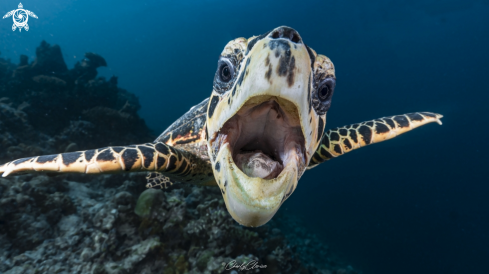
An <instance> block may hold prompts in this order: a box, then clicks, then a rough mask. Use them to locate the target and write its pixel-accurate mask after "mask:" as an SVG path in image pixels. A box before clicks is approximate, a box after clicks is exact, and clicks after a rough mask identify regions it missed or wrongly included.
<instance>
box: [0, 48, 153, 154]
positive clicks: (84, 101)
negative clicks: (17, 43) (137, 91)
mask: <svg viewBox="0 0 489 274" xmlns="http://www.w3.org/2000/svg"><path fill="white" fill-rule="evenodd" d="M101 66H107V62H106V61H105V59H104V58H103V57H102V56H100V55H98V54H95V53H91V52H88V53H86V54H85V58H84V59H83V60H82V61H81V62H78V63H76V64H75V67H74V68H72V69H68V68H67V66H66V64H65V62H64V60H63V55H62V53H61V48H60V47H59V46H58V45H49V44H48V43H46V42H45V41H43V42H42V43H41V45H40V46H39V47H38V48H37V50H36V59H35V60H34V61H33V62H31V63H29V60H28V58H27V56H25V55H21V57H20V61H19V64H18V65H15V64H12V63H11V62H10V61H8V60H5V59H3V58H1V56H0V160H1V161H6V160H9V159H12V158H18V157H26V156H33V155H37V154H39V153H41V154H50V153H58V152H65V151H73V150H77V149H88V148H97V147H103V146H107V145H124V144H132V143H137V142H148V141H151V140H152V139H153V138H154V136H153V134H152V133H151V131H150V129H149V128H148V127H147V126H146V124H145V122H144V120H143V119H141V118H140V117H139V115H138V113H137V111H138V110H139V109H140V108H141V106H140V104H139V100H138V98H137V97H136V96H135V95H134V94H133V93H130V92H128V91H127V90H124V89H122V88H119V87H118V86H117V77H115V76H112V77H111V78H110V79H109V80H106V79H105V78H104V77H97V68H99V67H101Z"/></svg>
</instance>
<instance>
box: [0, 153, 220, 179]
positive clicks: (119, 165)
mask: <svg viewBox="0 0 489 274" xmlns="http://www.w3.org/2000/svg"><path fill="white" fill-rule="evenodd" d="M141 171H151V172H158V173H161V174H163V175H165V176H167V177H169V178H171V179H172V180H175V181H180V182H192V183H195V184H197V185H207V184H211V183H213V182H214V177H213V174H212V168H211V166H210V165H209V164H208V163H207V162H206V161H205V160H202V159H201V158H200V157H198V156H196V155H194V154H193V153H191V152H189V151H185V150H182V149H178V148H174V147H171V146H169V145H166V144H163V143H146V144H140V145H130V146H116V147H115V146H114V147H105V148H99V149H93V150H86V151H76V152H68V153H61V154H54V155H44V156H35V157H29V158H23V159H18V160H15V161H12V162H9V163H6V164H5V165H2V166H0V174H2V173H3V177H5V176H7V175H9V174H15V173H17V174H21V173H29V172H61V173H87V174H90V173H92V174H93V173H118V172H141Z"/></svg>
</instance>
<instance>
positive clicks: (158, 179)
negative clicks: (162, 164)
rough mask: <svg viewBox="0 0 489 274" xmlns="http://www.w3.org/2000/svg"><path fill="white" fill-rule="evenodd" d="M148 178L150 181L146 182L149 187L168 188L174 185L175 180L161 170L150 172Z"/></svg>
mask: <svg viewBox="0 0 489 274" xmlns="http://www.w3.org/2000/svg"><path fill="white" fill-rule="evenodd" d="M146 180H147V181H148V183H147V184H146V187H147V188H160V189H163V188H165V189H167V188H169V187H170V186H171V185H173V182H172V181H171V179H170V178H169V177H166V176H165V175H163V174H162V173H159V172H148V175H146Z"/></svg>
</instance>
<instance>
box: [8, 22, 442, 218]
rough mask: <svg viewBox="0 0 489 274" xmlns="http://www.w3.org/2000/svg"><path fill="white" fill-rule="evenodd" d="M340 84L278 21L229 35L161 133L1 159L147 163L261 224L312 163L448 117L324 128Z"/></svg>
mask: <svg viewBox="0 0 489 274" xmlns="http://www.w3.org/2000/svg"><path fill="white" fill-rule="evenodd" d="M335 86H336V76H335V68H334V65H333V63H332V62H331V60H330V59H329V58H328V57H326V56H324V55H321V54H317V53H316V52H315V51H314V50H313V49H311V48H310V47H308V46H307V45H306V44H304V42H303V40H302V38H301V36H300V35H299V33H298V32H297V31H295V30H294V29H292V28H289V27H285V26H282V27H278V28H275V29H273V30H271V31H269V32H267V33H265V34H262V35H260V36H253V37H251V38H249V39H245V38H237V39H235V40H232V41H230V42H229V43H228V44H227V45H226V46H225V47H224V50H223V51H222V53H221V55H220V56H219V60H218V63H217V71H216V73H215V76H214V84H213V90H212V93H211V95H210V97H209V98H207V99H205V100H204V101H202V102H201V103H199V104H197V105H196V106H194V107H192V108H191V109H190V110H189V111H188V112H187V113H185V114H184V115H183V116H182V117H181V118H179V119H178V120H176V121H175V122H174V123H173V124H172V125H170V127H168V128H167V129H166V130H165V131H164V132H163V133H162V134H161V135H160V136H159V137H158V138H157V139H156V140H155V141H154V142H152V143H145V144H138V145H129V146H112V147H104V148H100V149H92V150H86V151H78V152H69V153H61V154H55V155H47V156H36V157H29V158H23V159H18V160H15V161H12V162H9V163H6V164H4V165H2V166H0V174H2V173H3V176H4V177H5V176H7V175H9V174H14V173H19V174H20V173H24V172H63V173H65V172H78V173H117V172H142V171H149V172H150V173H149V174H150V175H149V176H148V178H149V182H148V185H147V186H148V187H158V186H160V187H161V186H163V185H165V186H166V185H167V183H169V182H176V181H178V182H189V183H194V184H196V185H215V186H218V187H219V188H220V189H221V193H222V196H223V198H224V202H225V204H226V207H227V210H228V211H229V213H230V214H231V216H232V217H233V218H234V219H235V220H236V221H237V222H238V223H240V224H242V225H245V226H250V227H256V226H260V225H263V224H265V223H266V222H268V221H269V220H270V219H271V218H272V217H273V215H274V214H275V213H276V212H277V210H278V209H279V207H280V206H281V205H282V204H283V203H284V201H285V200H286V199H287V198H288V197H290V195H291V194H292V193H293V192H294V190H295V189H296V188H297V183H298V181H299V179H300V178H301V176H302V174H303V173H304V172H305V171H306V170H308V169H310V168H313V167H315V166H317V165H319V164H320V163H323V162H325V161H327V160H330V159H333V158H336V157H338V156H341V155H343V154H345V153H347V152H350V151H352V150H355V149H358V148H361V147H364V146H367V145H370V144H374V143H378V142H382V141H384V140H388V139H391V138H394V137H396V136H398V135H399V134H402V133H405V132H407V131H410V130H412V129H414V128H417V127H419V126H422V125H425V124H427V123H431V122H438V123H439V124H441V121H440V118H442V117H443V116H442V115H440V114H436V113H431V112H415V113H408V114H403V115H395V116H388V117H384V118H380V119H375V120H372V121H366V122H362V123H357V124H352V125H348V126H344V127H339V128H335V129H331V130H328V131H326V132H325V130H324V127H325V125H326V113H327V112H328V110H329V108H330V106H331V98H332V96H333V93H334V90H335Z"/></svg>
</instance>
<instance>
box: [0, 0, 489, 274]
mask: <svg viewBox="0 0 489 274" xmlns="http://www.w3.org/2000/svg"><path fill="white" fill-rule="evenodd" d="M22 4H23V5H24V8H25V9H28V10H31V11H33V12H34V13H36V15H37V16H38V17H39V18H38V19H34V18H30V19H29V26H30V30H29V31H28V32H26V31H22V32H19V31H15V32H13V31H12V30H11V25H12V21H11V19H10V18H9V19H4V20H1V21H0V52H1V55H0V57H3V58H10V59H11V60H12V61H13V62H17V60H19V58H20V55H21V54H25V55H27V56H29V59H30V60H29V61H32V60H33V59H34V58H35V49H36V47H37V46H38V45H39V43H40V41H41V40H46V41H47V42H48V43H51V44H58V45H60V46H61V48H62V50H63V55H64V59H65V61H66V63H67V65H68V67H70V68H71V67H73V65H74V64H75V63H76V62H77V61H80V60H81V59H82V58H83V53H85V52H96V53H98V54H100V55H102V56H103V57H104V58H105V59H106V60H107V62H108V67H107V68H100V69H99V72H100V74H101V75H103V76H106V77H110V76H111V75H116V76H118V77H119V86H121V87H123V88H125V89H127V90H129V91H131V92H133V93H135V94H136V95H137V96H138V97H139V100H140V102H141V105H142V108H141V110H140V112H139V113H140V115H141V116H142V117H143V118H144V119H145V120H146V122H147V124H148V125H149V126H150V127H151V128H152V129H153V130H154V131H155V132H156V133H157V132H161V131H162V130H164V129H165V128H166V127H167V126H168V125H169V124H170V123H171V122H173V121H174V120H175V119H177V118H178V117H179V116H180V115H182V114H183V113H184V112H185V111H187V110H188V109H189V108H190V107H191V106H193V105H195V104H197V103H199V102H201V101H202V100H203V99H204V98H206V97H207V96H209V94H210V92H211V90H212V79H213V76H214V73H215V69H216V64H217V57H218V56H219V54H220V52H221V51H222V49H223V47H224V46H225V45H226V43H227V42H228V41H229V40H231V39H234V38H237V37H250V36H252V35H259V34H261V33H264V32H266V31H268V30H270V29H273V28H275V27H277V26H280V25H287V26H290V27H293V28H294V29H296V30H297V31H298V32H299V33H300V34H301V36H302V38H303V39H304V41H305V43H306V44H308V45H309V46H310V47H312V48H313V49H314V50H316V51H317V52H318V53H321V54H324V55H326V56H328V57H330V58H331V59H332V61H333V62H334V64H335V66H336V76H337V89H336V92H335V95H334V97H333V104H332V107H331V109H330V111H329V112H328V120H327V125H326V127H327V128H333V127H336V126H342V125H346V124H351V123H355V122H361V121H365V120H370V119H375V118H378V117H383V116H388V115H395V114H402V113H407V112H414V111H432V112H437V113H441V114H443V115H444V118H443V119H442V121H443V126H437V125H435V124H431V125H429V126H425V127H423V128H420V129H417V130H415V131H413V132H410V133H407V134H405V135H403V136H400V137H398V138H396V139H394V140H391V141H388V142H384V143H381V144H376V145H374V146H370V147H367V148H363V149H361V150H358V151H355V152H352V153H350V154H348V155H345V156H343V157H340V158H338V159H334V160H331V161H329V162H326V163H324V164H322V165H321V166H319V167H317V168H315V169H312V170H310V171H308V172H307V173H306V174H305V175H304V177H303V178H302V179H301V181H300V183H299V187H298V188H297V190H296V193H295V194H294V195H292V196H291V198H290V199H289V200H288V201H287V202H286V203H285V204H284V206H282V208H281V209H280V210H281V211H283V212H285V213H287V214H292V215H297V216H301V218H302V219H303V220H305V221H306V222H307V223H308V226H309V228H310V229H311V230H313V231H314V232H316V233H317V234H318V235H319V236H320V237H321V239H322V240H324V241H325V242H327V243H328V244H330V246H331V248H332V249H334V250H337V251H339V252H341V253H342V255H343V256H344V257H345V258H347V260H348V261H349V262H351V264H352V265H353V266H354V267H355V268H358V269H361V270H362V271H363V272H364V273H489V266H488V265H487V263H486V261H487V258H489V248H488V246H489V234H488V231H489V205H488V201H487V197H488V196H489V186H488V182H489V175H488V174H487V164H488V161H487V159H486V155H487V154H488V153H489V149H488V145H487V141H486V138H487V137H486V135H487V133H488V129H487V127H486V126H485V120H486V119H487V118H488V114H487V106H486V104H487V102H488V101H489V100H488V99H489V92H488V91H489V81H487V75H488V73H489V68H488V66H487V64H488V63H489V53H488V52H487V49H488V48H489V2H488V1H485V0H474V1H419V0H417V1H395V2H392V1H353V0H351V1H341V2H339V1H300V2H299V1H241V2H237V1H171V2H170V1H139V2H129V1H122V2H121V1H92V0H85V1H39V0H29V1H28V2H23V3H22ZM17 5H18V3H17V2H14V1H2V2H0V11H1V12H2V13H6V12H8V11H10V10H13V9H15V8H16V7H17Z"/></svg>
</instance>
